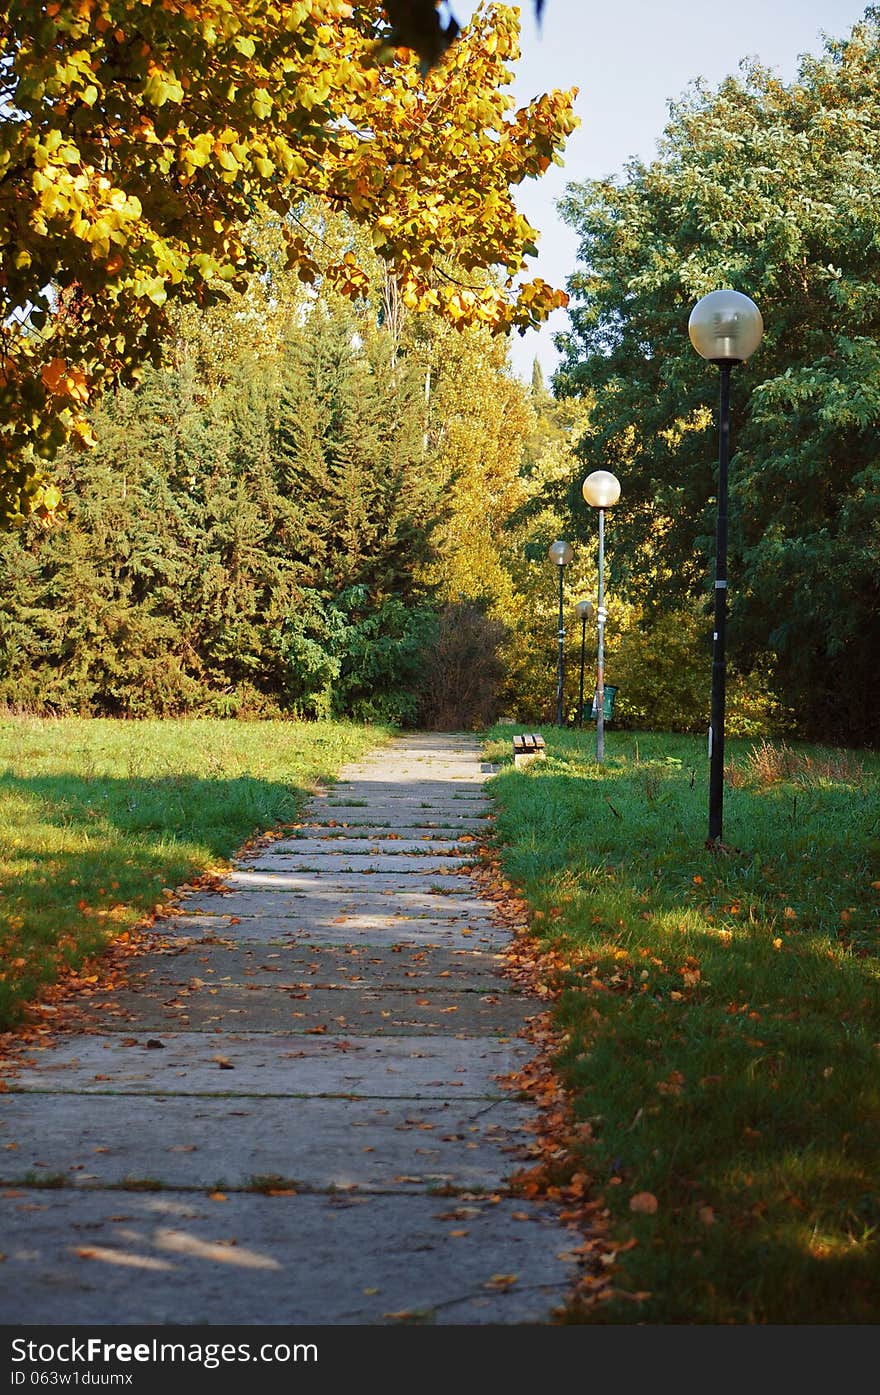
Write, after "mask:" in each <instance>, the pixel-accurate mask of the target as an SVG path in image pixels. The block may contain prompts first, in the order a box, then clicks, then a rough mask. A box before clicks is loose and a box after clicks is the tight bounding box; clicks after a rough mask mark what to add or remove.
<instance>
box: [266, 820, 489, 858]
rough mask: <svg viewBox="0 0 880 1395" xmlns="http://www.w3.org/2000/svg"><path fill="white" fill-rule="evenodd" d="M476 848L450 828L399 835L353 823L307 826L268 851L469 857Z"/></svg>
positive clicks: (475, 842)
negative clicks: (377, 850) (369, 851)
mask: <svg viewBox="0 0 880 1395" xmlns="http://www.w3.org/2000/svg"><path fill="white" fill-rule="evenodd" d="M478 846H479V841H478V839H477V838H476V837H475V836H474V835H473V834H472V833H460V832H458V831H457V830H455V829H453V828H446V829H443V828H419V827H413V828H408V829H404V830H403V831H402V832H400V831H398V830H396V829H390V828H378V827H377V828H372V827H370V825H369V824H355V825H354V827H353V828H342V827H339V828H330V827H328V826H327V825H326V824H309V825H308V827H305V828H304V829H303V831H302V832H301V833H292V834H291V835H290V836H289V837H284V838H279V839H278V840H277V841H276V842H274V843H273V844H272V849H271V850H272V852H288V851H290V852H303V851H307V852H308V851H320V852H324V853H335V852H339V853H358V854H362V853H364V852H365V851H366V850H367V849H372V848H381V849H383V850H384V851H387V852H390V853H401V852H411V853H419V854H431V853H435V854H437V855H438V856H453V857H458V856H465V857H470V856H472V855H473V852H474V850H475V849H476V848H477V847H478Z"/></svg>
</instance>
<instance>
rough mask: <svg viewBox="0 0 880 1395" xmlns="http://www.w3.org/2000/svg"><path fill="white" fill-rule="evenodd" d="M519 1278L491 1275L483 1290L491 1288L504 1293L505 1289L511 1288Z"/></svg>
mask: <svg viewBox="0 0 880 1395" xmlns="http://www.w3.org/2000/svg"><path fill="white" fill-rule="evenodd" d="M518 1278H519V1275H518V1274H493V1275H492V1277H491V1279H487V1280H486V1282H485V1283H484V1284H483V1288H492V1289H496V1290H499V1291H500V1292H502V1293H503V1292H504V1291H505V1289H508V1288H512V1287H513V1285H514V1284H515V1283H516V1282H517V1280H518Z"/></svg>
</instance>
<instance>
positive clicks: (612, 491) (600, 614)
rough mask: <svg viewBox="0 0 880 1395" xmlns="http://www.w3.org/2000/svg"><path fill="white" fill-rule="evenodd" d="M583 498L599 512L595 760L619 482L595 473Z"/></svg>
mask: <svg viewBox="0 0 880 1395" xmlns="http://www.w3.org/2000/svg"><path fill="white" fill-rule="evenodd" d="M581 488H582V492H583V496H584V498H585V499H586V501H587V503H588V504H590V505H591V507H592V508H594V509H598V510H599V589H598V592H597V595H596V619H597V622H598V630H599V656H598V663H597V668H596V760H597V761H601V760H604V759H605V621H606V620H607V619H608V612H607V610H606V609H605V605H604V561H605V510H606V509H610V508H612V507H613V505H614V504H616V503H617V501H618V499H619V498H620V481H619V480H618V478H617V476H616V475H612V474H611V473H610V471H608V470H594V471H593V473H592V474H591V475H587V478H586V479H585V480H584V482H583V485H582V486H581Z"/></svg>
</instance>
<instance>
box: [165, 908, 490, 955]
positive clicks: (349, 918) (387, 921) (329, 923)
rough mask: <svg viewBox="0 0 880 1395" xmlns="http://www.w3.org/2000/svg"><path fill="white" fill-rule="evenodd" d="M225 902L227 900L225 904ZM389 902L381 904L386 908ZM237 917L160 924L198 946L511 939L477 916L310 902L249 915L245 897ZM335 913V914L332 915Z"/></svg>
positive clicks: (483, 943)
mask: <svg viewBox="0 0 880 1395" xmlns="http://www.w3.org/2000/svg"><path fill="white" fill-rule="evenodd" d="M229 899H230V898H226V900H225V904H228V902H229ZM388 904H389V903H387V902H386V903H385V905H386V906H387V905H388ZM239 908H240V910H241V911H242V914H241V915H239V916H235V915H229V916H215V915H209V914H207V913H203V914H199V915H192V916H175V917H173V918H169V919H168V920H167V921H165V924H166V925H167V926H168V930H169V934H170V935H171V936H172V937H176V938H180V939H183V938H185V937H187V936H192V937H193V939H194V940H196V941H197V942H198V943H200V944H216V943H222V944H227V945H232V944H235V943H242V944H243V943H247V942H249V943H252V944H283V943H285V942H290V941H292V940H298V941H302V942H303V943H305V944H310V945H374V946H375V947H376V948H382V947H389V946H393V945H406V944H410V945H424V946H430V945H438V946H446V947H448V948H456V949H469V948H472V949H476V950H487V949H500V948H502V947H503V946H504V945H506V944H507V943H508V941H509V939H510V936H509V934H508V932H507V931H506V930H504V929H502V928H501V927H500V926H495V925H492V924H491V923H490V922H488V921H485V920H484V919H483V918H482V917H477V916H458V917H453V916H449V917H446V918H445V919H443V920H437V919H432V918H431V917H430V916H413V915H409V914H406V913H404V912H402V911H397V912H396V913H395V908H394V906H393V905H390V906H389V911H388V913H387V914H385V915H382V914H380V913H379V912H377V911H371V910H360V911H355V910H352V909H348V910H341V909H340V907H339V906H338V904H334V903H333V901H332V900H331V901H328V902H326V904H325V905H324V906H323V908H319V907H315V905H314V904H313V903H312V904H310V905H306V906H302V905H301V906H300V907H299V909H298V911H297V913H296V915H295V916H279V915H274V916H270V915H268V914H267V915H262V916H260V915H249V914H248V903H247V901H246V899H245V900H244V901H243V902H242V901H240V902H239ZM334 912H338V914H334Z"/></svg>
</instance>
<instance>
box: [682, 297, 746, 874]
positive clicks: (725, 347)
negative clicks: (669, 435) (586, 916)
mask: <svg viewBox="0 0 880 1395" xmlns="http://www.w3.org/2000/svg"><path fill="white" fill-rule="evenodd" d="M763 332H764V321H763V320H762V319H761V312H760V310H759V309H758V307H757V305H756V304H755V302H754V301H753V300H750V299H749V297H748V296H747V295H742V294H741V293H740V292H739V291H711V292H710V294H709V295H704V296H703V298H702V300H698V301H697V303H696V305H695V306H694V308H693V310H692V311H691V316H690V319H689V320H688V334H689V335H690V340H691V343H692V344H693V346H694V348H695V349H696V351H697V353H698V354H700V356H701V357H702V358H706V359H708V360H709V362H710V363H717V364H718V369H719V374H720V378H721V390H720V397H719V407H718V517H717V523H716V529H715V620H714V629H713V633H712V699H711V711H710V717H709V837H708V839H707V840H706V843H707V846H708V847H712V846H713V845H716V844H717V843H719V842H720V841H721V828H722V821H723V804H724V702H725V678H726V673H725V657H726V656H725V644H726V627H727V469H728V465H729V463H730V370H731V368H732V367H733V365H734V364H735V363H745V361H746V359H747V358H750V357H751V355H752V354H753V353H754V352H755V350H756V349H757V347H758V345H759V344H760V342H761V336H762V334H763Z"/></svg>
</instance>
